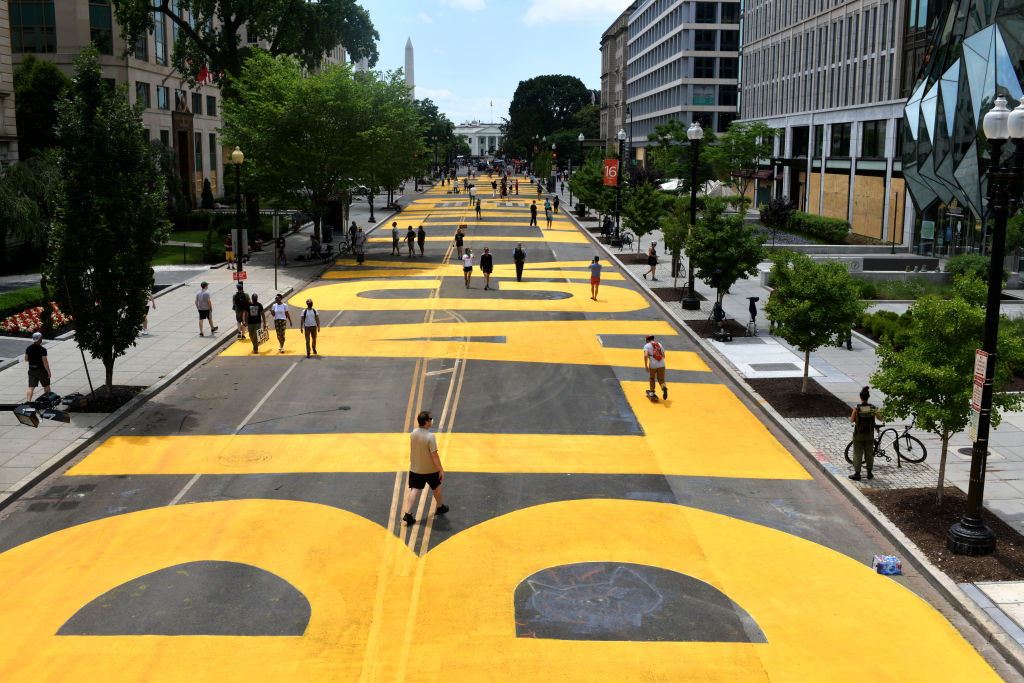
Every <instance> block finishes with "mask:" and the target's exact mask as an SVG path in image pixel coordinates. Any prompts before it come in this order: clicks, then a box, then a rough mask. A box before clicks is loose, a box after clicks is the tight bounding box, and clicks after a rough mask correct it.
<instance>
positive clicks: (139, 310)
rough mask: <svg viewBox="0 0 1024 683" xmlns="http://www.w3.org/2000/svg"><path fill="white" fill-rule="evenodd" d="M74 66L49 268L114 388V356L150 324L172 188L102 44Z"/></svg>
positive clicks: (61, 111)
mask: <svg viewBox="0 0 1024 683" xmlns="http://www.w3.org/2000/svg"><path fill="white" fill-rule="evenodd" d="M74 64H75V66H74V69H75V73H74V77H73V78H72V86H71V88H70V89H69V91H68V92H67V94H66V96H65V97H64V98H62V99H61V100H60V101H59V102H58V103H57V112H58V124H57V141H58V150H59V155H60V156H59V169H60V175H61V179H62V182H61V186H60V191H59V194H58V200H57V205H58V210H57V215H56V220H55V221H54V224H53V230H52V233H51V235H50V241H49V245H48V254H47V261H46V264H45V268H44V270H45V274H46V276H47V278H48V279H49V280H50V282H51V283H52V284H53V285H55V286H56V288H57V291H58V295H57V299H58V301H59V302H60V303H61V305H62V307H63V308H64V309H65V310H68V311H69V312H70V313H71V315H72V316H73V317H74V319H75V341H76V342H77V343H78V345H79V347H80V348H82V349H85V350H86V351H88V352H89V354H90V355H91V356H92V357H93V358H98V359H100V360H102V361H103V367H104V369H105V370H106V376H105V385H106V388H107V392H108V393H109V391H110V389H111V387H112V386H113V382H114V361H115V359H116V358H117V357H118V356H121V355H123V354H124V352H125V351H127V350H128V348H129V347H130V346H133V345H134V344H135V340H136V337H137V336H138V334H139V331H140V330H141V329H142V321H143V318H144V317H145V314H146V304H147V297H148V295H149V291H150V284H151V282H150V267H149V263H150V261H151V260H152V258H153V256H154V255H155V254H156V252H157V249H158V248H159V246H160V243H161V242H162V241H163V240H164V238H165V237H166V235H167V222H166V220H165V219H164V187H163V178H162V176H161V175H160V174H159V173H158V172H156V170H155V163H154V160H153V158H152V154H151V152H150V148H149V146H148V145H147V144H146V142H145V140H143V137H142V117H141V112H140V111H139V110H138V109H133V108H132V107H131V106H130V105H129V104H128V101H127V97H126V96H125V92H124V90H123V88H122V90H120V91H114V90H112V89H111V88H110V87H109V86H107V85H106V84H105V83H104V82H103V79H102V78H101V76H100V67H99V61H98V56H97V51H96V49H95V48H94V47H92V46H90V47H87V48H86V49H85V50H83V51H82V53H81V54H80V55H78V56H77V57H76V58H75V62H74Z"/></svg>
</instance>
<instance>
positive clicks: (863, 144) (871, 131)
mask: <svg viewBox="0 0 1024 683" xmlns="http://www.w3.org/2000/svg"><path fill="white" fill-rule="evenodd" d="M885 124H886V121H885V120H884V119H883V120H881V121H865V122H864V128H863V134H862V136H861V139H860V155H861V156H862V157H872V158H876V159H879V158H884V157H885Z"/></svg>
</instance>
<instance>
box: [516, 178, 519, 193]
mask: <svg viewBox="0 0 1024 683" xmlns="http://www.w3.org/2000/svg"><path fill="white" fill-rule="evenodd" d="M516 196H517V197H518V196H519V178H516Z"/></svg>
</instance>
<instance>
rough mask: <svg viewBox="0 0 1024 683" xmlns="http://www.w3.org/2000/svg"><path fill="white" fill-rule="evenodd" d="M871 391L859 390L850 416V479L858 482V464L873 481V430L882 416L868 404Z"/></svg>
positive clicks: (865, 388)
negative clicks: (861, 465) (865, 468)
mask: <svg viewBox="0 0 1024 683" xmlns="http://www.w3.org/2000/svg"><path fill="white" fill-rule="evenodd" d="M870 396H871V390H870V389H869V388H868V387H864V388H863V389H861V390H860V403H859V404H858V405H857V406H856V407H855V408H854V409H853V412H852V413H851V414H850V422H852V423H853V474H851V475H850V479H853V480H854V481H860V464H861V462H863V463H864V464H865V466H866V467H867V471H868V479H874V478H875V475H874V474H872V472H871V470H872V468H874V465H875V430H876V429H878V428H879V424H880V423H881V421H882V415H881V413H879V412H878V408H876V407H875V406H873V405H871V404H870V403H868V398H870Z"/></svg>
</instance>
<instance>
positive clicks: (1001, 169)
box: [946, 95, 1024, 555]
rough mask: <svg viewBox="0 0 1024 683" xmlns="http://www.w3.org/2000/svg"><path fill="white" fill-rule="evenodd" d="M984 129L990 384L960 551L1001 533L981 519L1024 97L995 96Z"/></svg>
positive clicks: (990, 544)
mask: <svg viewBox="0 0 1024 683" xmlns="http://www.w3.org/2000/svg"><path fill="white" fill-rule="evenodd" d="M983 128H984V131H985V137H986V138H988V143H989V145H990V151H989V159H990V161H989V170H988V202H989V208H990V209H991V212H992V215H993V217H994V219H995V221H994V222H995V225H994V227H993V230H992V255H991V257H990V260H989V271H988V300H987V302H986V304H985V336H984V341H983V342H982V350H983V351H984V352H985V353H987V354H988V358H987V359H986V360H987V362H986V363H985V383H984V384H983V385H982V390H981V410H980V411H979V415H978V430H977V438H975V440H974V447H973V448H972V449H971V478H970V483H969V485H968V489H967V508H966V509H965V510H964V514H963V516H962V517H961V518H960V521H959V522H957V523H956V524H954V525H953V526H952V527H950V529H949V532H948V533H947V534H946V547H947V548H948V549H949V550H951V551H952V552H954V553H957V554H958V555H987V554H989V553H991V552H992V551H993V550H995V548H996V535H995V534H994V533H993V532H992V530H991V529H989V528H988V526H986V524H985V522H984V521H982V519H981V509H982V500H983V497H984V492H985V466H986V460H987V458H988V430H989V423H990V419H991V413H992V377H993V375H994V374H995V367H996V338H997V334H998V332H999V297H1000V295H1001V290H1002V282H1003V279H1002V278H1003V272H1002V271H1003V248H1004V247H1005V244H1006V217H1007V214H1008V212H1013V213H1016V211H1017V205H1018V203H1019V198H1020V195H1021V191H1022V189H1024V187H1022V184H1024V102H1022V103H1021V104H1020V105H1018V106H1017V108H1016V109H1014V110H1013V112H1012V113H1011V112H1010V110H1009V109H1007V108H1006V98H1004V97H1003V96H1002V95H1000V96H999V97H997V98H996V102H995V106H993V107H992V109H991V110H990V111H989V112H988V113H987V114H986V115H985V119H984V123H983ZM1007 139H1012V140H1013V144H1014V153H1013V163H1012V164H1011V163H1009V162H1007V163H1003V162H1002V161H1001V160H1000V155H1001V153H1002V151H1003V145H1004V144H1006V141H1007Z"/></svg>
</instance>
